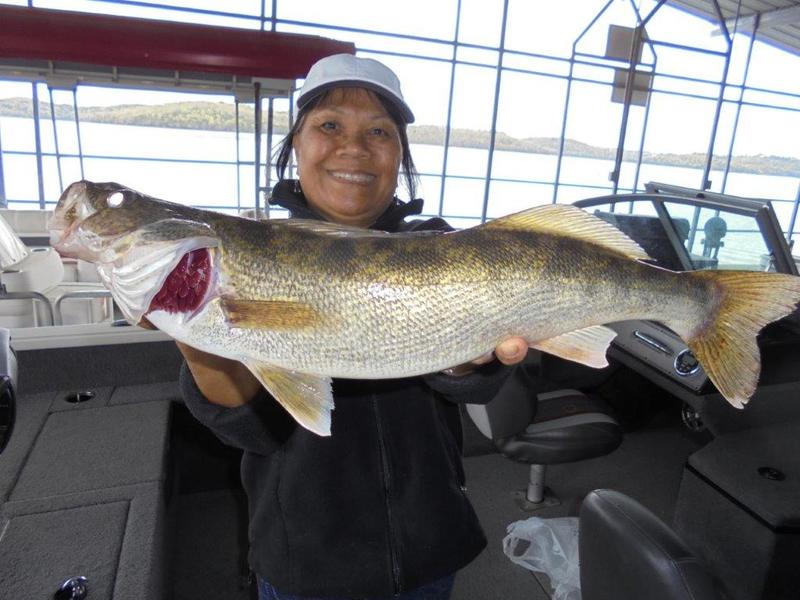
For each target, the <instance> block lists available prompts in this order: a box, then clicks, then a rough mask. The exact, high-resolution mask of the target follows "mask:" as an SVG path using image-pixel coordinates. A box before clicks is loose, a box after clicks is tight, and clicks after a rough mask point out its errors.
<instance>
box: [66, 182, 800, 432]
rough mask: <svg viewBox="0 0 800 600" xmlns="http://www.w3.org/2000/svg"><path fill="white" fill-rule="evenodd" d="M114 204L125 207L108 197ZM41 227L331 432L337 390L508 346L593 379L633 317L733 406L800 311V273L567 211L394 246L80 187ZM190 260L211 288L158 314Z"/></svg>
mask: <svg viewBox="0 0 800 600" xmlns="http://www.w3.org/2000/svg"><path fill="white" fill-rule="evenodd" d="M116 194H121V195H122V196H123V198H124V200H123V201H122V202H119V201H118V200H117V201H114V202H112V201H111V199H112V197H113V196H114V195H116ZM51 229H52V230H53V237H54V239H55V240H56V243H55V247H56V248H57V249H58V250H59V252H62V254H64V255H67V256H77V257H81V258H84V259H85V260H90V261H92V262H95V263H96V264H97V265H98V271H99V272H100V273H101V276H102V277H103V280H104V282H105V283H106V285H107V286H108V287H109V289H111V291H112V295H114V297H115V299H116V300H117V302H118V304H119V305H120V307H121V309H122V310H123V311H124V312H125V314H126V316H128V318H129V319H130V320H132V321H134V322H137V321H139V320H140V319H141V318H143V317H144V316H145V315H146V316H147V318H148V319H150V321H151V322H152V323H154V324H155V325H156V326H157V327H159V328H161V329H163V330H164V331H165V332H167V333H168V334H169V335H171V336H172V337H174V338H175V339H178V340H180V341H183V342H185V343H187V344H189V345H192V346H195V347H197V348H199V349H201V350H205V351H207V352H211V353H215V354H219V355H221V356H225V357H228V358H232V359H235V360H239V361H241V362H243V363H244V364H245V365H246V366H247V367H248V368H249V369H250V370H251V371H252V372H253V374H254V375H255V376H256V377H257V378H258V379H259V380H260V381H261V383H262V384H263V385H264V386H265V387H266V388H267V389H268V390H270V391H271V392H272V393H273V395H274V396H275V397H276V399H277V400H278V401H279V402H281V403H282V404H283V405H284V406H285V407H286V408H287V410H289V412H290V413H291V414H293V415H294V416H295V418H296V419H297V420H298V421H299V422H300V423H301V424H303V425H304V426H305V427H307V428H309V429H310V430H312V431H315V432H317V433H320V434H323V435H324V434H328V433H330V410H331V408H332V397H331V391H330V378H331V377H354V378H372V379H377V378H394V377H406V376H412V375H418V374H423V373H429V372H434V371H438V370H442V369H444V368H447V367H450V366H454V365H457V364H461V363H465V362H468V361H470V360H472V359H475V358H476V357H479V356H481V355H483V354H484V353H486V352H488V351H490V350H491V349H493V348H494V347H495V346H496V345H497V344H498V343H499V342H501V341H502V340H504V339H506V338H508V337H510V336H522V337H524V338H525V339H526V340H528V342H529V344H530V345H531V346H532V347H534V348H538V349H540V350H542V351H546V352H551V353H554V354H557V355H558V356H561V357H563V358H567V359H569V360H575V361H578V362H583V363H584V364H587V365H590V366H594V367H599V366H603V365H605V364H607V361H606V359H605V351H606V348H607V346H608V344H609V343H610V341H611V339H612V338H613V336H614V333H613V331H610V330H609V329H607V328H605V327H603V325H604V324H606V323H612V322H615V321H620V320H625V319H651V320H656V321H660V322H662V323H664V324H665V325H667V326H668V327H670V328H672V329H673V330H674V331H675V332H676V333H678V334H679V335H680V336H681V337H682V338H683V339H684V340H685V341H686V343H687V344H688V345H689V347H690V348H691V349H692V351H693V352H695V354H696V355H697V357H698V360H699V361H700V362H701V364H702V365H703V367H704V368H705V370H706V372H707V373H708V375H709V377H710V378H711V380H712V381H713V382H714V384H715V385H716V386H717V388H718V389H719V390H720V392H721V393H722V395H723V396H724V397H725V398H726V399H728V401H730V402H731V403H732V404H733V405H735V406H742V405H743V404H744V403H745V402H746V401H747V399H748V398H749V396H750V395H752V393H753V391H754V390H755V386H756V384H757V380H758V374H759V369H760V360H759V356H758V347H757V345H756V343H755V337H756V335H757V333H758V331H759V330H760V329H761V327H763V326H764V325H765V324H766V323H769V322H771V321H773V320H776V319H778V318H781V317H782V316H784V315H786V314H788V313H789V312H791V311H792V310H794V308H795V306H796V304H797V302H798V300H800V278H797V277H792V276H788V275H779V274H770V273H742V272H725V271H718V272H705V271H703V272H691V273H675V272H671V271H666V270H664V269H660V268H657V267H654V266H652V265H650V264H647V263H646V262H643V261H644V260H646V259H647V256H646V254H645V253H644V252H643V251H642V250H641V248H639V247H638V246H637V245H636V244H635V243H634V242H632V241H631V240H630V239H628V238H627V237H626V236H625V235H624V234H622V233H621V232H619V231H618V230H616V229H615V228H613V227H612V226H611V225H609V224H608V223H606V222H604V221H602V220H600V219H598V218H596V217H593V216H591V215H588V214H587V213H584V212H583V211H581V210H580V209H578V208H575V207H572V206H565V205H550V206H543V207H537V208H533V209H530V210H527V211H522V212H520V213H517V214H515V215H509V216H508V217H503V218H500V219H496V220H495V221H492V222H490V223H488V224H485V225H482V226H477V227H473V228H471V229H468V230H464V231H460V232H452V233H430V232H428V233H412V234H394V235H392V234H384V233H380V232H368V231H365V230H357V229H354V228H350V227H344V226H337V225H334V224H327V223H322V222H313V221H294V220H273V221H266V222H263V221H262V222H256V221H252V220H246V219H240V218H236V217H231V216H228V215H221V214H217V213H211V212H207V211H202V210H198V209H192V208H188V207H184V206H181V205H177V204H173V203H168V202H164V201H161V200H157V199H154V198H150V197H147V196H144V195H142V194H139V193H137V192H134V191H132V190H128V189H127V188H124V187H123V186H120V185H118V184H110V183H109V184H93V183H91V182H78V183H76V184H73V185H72V186H70V187H69V188H68V189H67V190H65V192H64V194H63V195H62V197H61V199H60V200H59V203H58V206H57V207H56V211H55V213H54V216H53V219H52V222H51ZM189 253H201V254H198V256H200V257H203V256H208V257H209V260H206V259H205V258H202V260H199V261H198V262H197V263H196V264H198V265H202V269H203V270H201V271H193V272H192V277H193V278H195V279H197V280H199V279H202V278H206V279H207V281H209V282H210V283H209V285H208V286H206V287H207V288H208V291H207V292H204V294H205V295H203V296H202V297H200V298H197V299H194V296H189V295H187V296H186V298H192V299H193V300H192V302H194V304H191V306H189V304H188V302H189V301H188V300H180V301H179V302H178V301H174V302H171V303H168V305H169V306H172V307H174V306H178V307H184V306H185V308H180V309H167V308H164V307H162V306H160V305H159V306H156V305H151V302H152V301H153V298H154V297H155V296H156V294H157V293H159V291H160V290H162V287H163V289H164V290H166V291H165V292H164V294H168V293H169V292H170V290H172V287H174V288H175V289H176V290H178V291H177V292H175V293H181V294H182V293H184V289H183V288H181V287H180V286H181V285H183V286H188V283H187V282H186V281H184V280H182V281H183V283H180V285H178V284H176V285H173V286H172V287H168V286H166V282H167V281H168V280H169V281H173V280H172V279H170V278H172V277H177V275H175V273H173V270H175V269H176V266H177V265H178V263H179V261H181V260H182V259H183V258H184V257H185V256H188V255H189ZM202 253H206V254H202ZM184 262H186V261H184ZM186 264H187V265H188V264H189V263H188V262H186ZM193 264H194V263H193ZM197 268H198V269H200V268H201V267H197ZM198 289H199V288H198ZM202 289H206V288H205V287H204V288H202ZM186 290H188V287H187V288H186ZM188 293H189V292H188V291H186V294H188ZM181 298H184V296H181Z"/></svg>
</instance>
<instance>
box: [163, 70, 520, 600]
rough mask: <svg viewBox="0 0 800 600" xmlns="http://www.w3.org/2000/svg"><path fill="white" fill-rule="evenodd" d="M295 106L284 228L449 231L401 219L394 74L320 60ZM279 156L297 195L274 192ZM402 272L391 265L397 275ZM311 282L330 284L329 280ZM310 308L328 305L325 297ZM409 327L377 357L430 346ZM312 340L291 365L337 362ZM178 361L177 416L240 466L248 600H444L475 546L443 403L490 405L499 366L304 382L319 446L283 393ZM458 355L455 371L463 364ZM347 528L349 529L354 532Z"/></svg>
mask: <svg viewBox="0 0 800 600" xmlns="http://www.w3.org/2000/svg"><path fill="white" fill-rule="evenodd" d="M297 102H298V108H299V112H298V117H297V121H296V123H295V125H294V127H293V128H292V130H291V132H290V133H289V135H288V136H287V138H286V141H285V142H284V143H283V146H282V147H281V150H280V153H279V157H278V161H277V163H278V173H279V179H280V180H279V182H278V184H277V185H276V186H275V187H274V188H273V190H272V196H271V198H270V202H271V203H273V204H277V205H279V206H282V207H283V208H286V209H288V210H289V211H290V213H291V216H292V217H293V218H302V219H316V220H322V221H328V222H329V223H330V224H329V225H319V226H317V225H314V224H311V225H309V224H307V223H306V224H305V225H304V226H305V227H312V228H322V229H324V230H325V231H328V235H334V237H335V238H338V240H339V241H341V239H342V237H347V236H355V237H357V238H362V237H373V236H375V235H377V236H379V237H380V236H382V235H383V234H382V233H369V232H366V231H365V232H361V231H354V228H358V229H364V230H366V229H372V230H378V231H380V232H409V231H426V230H427V231H431V230H433V231H437V230H438V231H449V230H451V227H450V226H449V225H448V224H447V223H446V222H445V221H444V220H442V219H441V218H433V219H427V220H422V219H418V220H413V221H410V222H406V220H405V219H406V217H408V216H410V215H415V214H419V212H420V211H421V210H422V200H419V199H413V198H414V196H415V181H414V180H415V177H416V171H415V169H414V163H413V161H412V160H411V153H410V151H409V148H408V138H407V135H406V127H407V125H408V123H410V122H412V121H413V119H414V115H413V113H412V112H411V110H410V109H409V108H408V106H407V105H406V103H405V101H404V100H403V96H402V94H401V92H400V83H399V81H398V80H397V77H396V76H395V75H394V73H393V72H392V71H391V70H389V69H388V68H387V67H386V66H384V65H383V64H381V63H379V62H377V61H374V60H370V59H362V58H357V57H355V56H352V55H335V56H332V57H328V58H325V59H322V60H321V61H319V62H318V63H316V64H315V66H314V67H312V69H311V71H310V73H309V75H308V77H307V78H306V82H305V84H304V86H303V89H302V91H301V92H300V94H299V96H298V101H297ZM292 153H294V155H295V157H296V160H297V169H298V173H299V179H298V180H293V179H286V178H285V174H286V170H287V165H288V162H289V159H290V157H291V156H292ZM401 170H402V171H403V172H404V179H405V181H406V184H407V186H408V188H409V192H410V196H411V198H412V199H413V200H412V201H411V202H408V203H405V202H402V201H401V200H399V199H398V198H397V197H396V196H395V190H396V188H397V180H398V175H399V173H400V171H401ZM293 226H294V225H293ZM297 226H301V225H297ZM340 226H345V227H340ZM437 237H438V236H437ZM259 239H260V238H259ZM400 239H404V238H400ZM327 241H330V240H327ZM264 243H265V244H266V243H267V240H265V241H264ZM338 247H339V246H337V248H338ZM281 248H282V251H283V252H285V253H288V254H290V255H292V256H296V257H299V260H300V261H301V262H302V263H304V264H309V263H313V262H314V261H319V260H324V258H323V259H320V258H319V256H320V254H319V253H317V254H315V253H314V252H312V251H310V249H309V248H308V247H304V246H303V245H302V244H300V243H298V242H297V241H296V240H295V242H293V243H287V244H283V245H281ZM326 253H327V254H328V255H330V256H331V257H333V258H337V257H338V258H342V257H343V254H344V251H342V250H337V249H335V248H333V247H332V246H330V245H326ZM337 253H338V254H337ZM315 257H316V258H315ZM408 258H409V253H403V254H402V255H401V256H398V261H400V262H404V261H407V260H408ZM278 263H279V261H274V260H270V259H269V258H268V257H267V258H262V259H261V260H260V261H259V264H260V265H261V266H264V267H265V268H269V269H273V270H274V271H276V272H278V271H280V270H281V269H282V267H281V266H280V264H278ZM363 270H364V269H360V270H359V273H361V272H362V271H363ZM322 278H323V279H325V280H326V282H327V283H330V281H328V280H329V279H331V277H327V276H325V277H322ZM335 285H339V284H338V283H335ZM342 285H344V286H345V287H347V286H348V285H350V284H348V283H344V284H342ZM317 287H319V286H316V285H315V289H316V288H317ZM299 288H300V286H299V285H297V281H295V280H292V285H291V286H290V287H289V288H288V290H289V291H287V292H286V293H282V292H281V293H277V292H276V293H273V296H274V295H277V296H280V298H275V299H276V300H278V301H280V302H284V303H285V301H287V300H289V301H294V302H296V301H297V294H298V293H299ZM371 291H372V288H370V292H371ZM323 295H324V296H325V298H326V303H327V302H329V301H330V300H331V298H332V294H329V293H327V292H324V291H323ZM272 299H273V298H272V297H270V300H272ZM368 304H369V303H368V302H366V301H365V300H364V299H363V298H361V297H359V299H357V300H355V302H354V303H353V305H352V308H353V310H355V311H357V312H358V319H359V322H364V310H365V309H366V307H367V306H368ZM392 314H394V315H395V316H396V315H397V314H401V315H405V314H408V313H406V312H404V311H403V310H402V309H401V310H400V311H399V312H398V311H397V310H396V309H395V310H394V311H389V310H380V311H379V314H378V317H377V322H380V323H381V324H382V325H386V324H387V323H388V322H389V321H388V320H387V319H390V318H391V315H392ZM152 320H153V322H154V323H155V324H156V325H157V326H159V327H161V326H162V325H159V324H158V323H156V320H155V318H153V319H152ZM408 322H409V323H410V326H411V328H412V330H413V333H406V334H403V333H401V332H399V331H398V329H397V328H396V327H390V329H391V331H392V343H391V344H390V345H391V347H392V348H394V349H395V350H396V351H397V352H399V353H400V354H401V355H402V356H400V362H403V363H406V362H408V360H409V352H407V351H404V350H402V349H400V348H401V345H400V339H399V338H400V337H402V338H403V339H404V340H405V343H408V342H409V340H411V339H413V337H414V336H415V335H421V336H423V337H430V336H432V335H434V333H433V328H432V327H430V326H428V325H426V324H424V323H422V322H421V321H419V319H417V318H415V317H414V316H413V315H410V316H409V317H408ZM455 329H456V330H459V328H455ZM369 330H370V332H371V333H372V332H373V331H374V328H369ZM370 335H371V334H370ZM312 336H313V343H311V344H305V343H292V351H293V352H294V353H296V354H297V356H308V355H310V354H311V353H314V352H322V353H327V354H336V355H337V356H341V352H340V351H339V350H337V349H336V345H335V344H331V343H330V341H329V340H326V339H325V338H324V336H321V335H317V334H316V333H314V334H312ZM309 337H311V336H306V338H309ZM197 341H198V343H197V344H195V345H197V346H198V347H202V346H203V344H202V340H200V339H199V338H198V340H197ZM240 342H241V341H239V342H237V343H240ZM190 343H192V344H194V342H193V341H190ZM306 346H308V347H306ZM357 346H358V348H357V352H356V354H357V355H358V356H365V357H369V358H370V360H373V361H375V363H376V365H379V368H383V367H384V366H385V365H387V364H389V363H390V362H391V359H390V357H389V354H391V352H390V351H388V350H386V349H381V348H378V347H377V346H375V344H374V343H373V340H371V339H370V341H369V342H366V341H365V343H363V344H362V343H360V342H357ZM179 347H180V348H181V351H182V352H183V353H184V356H185V358H186V368H185V369H183V371H182V375H181V379H182V386H183V394H184V398H185V400H186V405H187V407H188V408H189V410H190V411H191V412H192V413H193V414H194V415H195V416H196V417H197V419H198V420H199V421H200V422H202V423H204V424H206V425H207V426H208V427H209V428H210V429H211V430H212V431H214V433H216V434H217V436H218V437H220V438H221V439H223V440H225V441H227V442H228V443H230V444H231V445H234V446H237V447H240V448H242V449H243V450H244V451H245V453H244V458H243V462H242V478H243V483H244V488H245V491H246V492H247V494H248V497H249V507H250V523H249V528H250V535H249V537H250V541H251V543H250V552H249V560H250V566H251V568H252V569H253V571H254V572H255V573H256V574H257V575H258V576H259V597H260V598H261V600H267V599H268V600H320V599H326V600H335V599H343V598H385V597H390V596H391V597H393V598H396V599H400V600H412V599H416V598H427V599H429V600H445V599H447V598H449V597H450V591H451V589H452V586H453V581H454V575H455V573H456V572H457V571H458V570H460V569H461V568H463V567H464V566H466V565H467V564H468V563H469V562H470V561H472V560H473V559H474V558H475V557H476V556H477V555H478V554H479V553H480V552H481V550H482V549H483V547H484V545H485V539H484V535H483V532H482V530H481V527H480V524H479V523H478V520H477V518H476V516H475V513H474V511H473V508H472V506H471V504H470V502H469V500H468V499H467V497H466V495H465V494H464V492H463V490H464V483H465V481H464V475H463V468H462V465H461V460H460V457H459V453H458V447H459V442H460V440H461V425H460V418H459V413H458V407H457V406H456V403H459V402H460V403H463V402H479V403H481V402H487V401H489V400H490V399H491V398H492V397H493V396H494V395H495V393H496V391H497V390H498V389H499V387H500V386H501V385H502V384H503V382H504V381H505V378H506V376H507V375H508V373H509V370H507V369H505V368H504V367H503V366H502V365H500V364H497V362H494V364H484V363H487V362H490V361H492V359H493V358H494V353H491V352H490V353H489V354H488V355H487V356H484V357H478V358H476V359H475V360H473V361H472V362H468V363H466V364H463V365H458V366H457V367H454V368H448V369H445V370H444V371H442V372H438V373H433V374H430V375H423V376H411V377H402V376H400V377H399V378H398V377H397V375H392V377H393V378H392V379H385V380H375V379H372V378H369V379H358V380H355V379H346V377H362V376H365V375H364V373H357V374H347V373H345V374H343V375H342V378H341V379H338V378H337V379H334V380H333V383H332V385H331V383H330V380H326V381H323V382H322V383H323V384H324V385H319V384H314V385H317V387H316V388H314V387H313V386H312V385H311V384H310V383H311V380H308V379H306V380H303V382H302V386H301V387H300V388H299V389H300V392H301V394H300V395H301V396H302V398H301V401H300V402H298V405H300V406H305V405H310V403H311V401H312V400H313V397H314V394H315V390H319V389H322V390H324V391H325V394H327V396H326V398H327V397H328V396H331V395H332V398H333V399H334V400H335V402H336V407H337V408H336V410H335V411H333V412H332V413H331V416H330V430H329V431H330V434H331V435H330V437H321V436H320V435H317V434H315V433H312V432H311V431H309V430H306V429H303V428H300V427H297V426H296V423H295V422H294V421H293V420H292V419H291V417H289V416H288V414H287V413H286V412H284V411H283V409H282V408H281V407H280V406H279V405H278V404H277V402H276V399H275V394H277V395H278V396H280V390H282V389H284V388H285V386H286V384H285V383H281V386H280V387H279V388H275V389H274V390H273V387H274V386H273V387H270V386H269V385H267V387H269V390H270V392H273V394H272V395H270V394H268V393H267V391H265V390H263V389H261V386H260V385H258V382H257V381H256V379H255V378H254V377H253V375H250V374H249V373H248V372H247V371H246V370H244V371H243V370H242V369H241V368H240V367H241V363H239V362H237V361H236V360H231V359H219V358H217V357H215V356H213V355H210V354H206V353H205V352H202V351H199V350H195V349H193V348H191V347H189V346H187V345H185V344H179ZM484 349H485V348H484ZM482 351H483V349H482V350H479V351H477V352H482ZM526 353H527V342H526V341H525V340H523V339H522V338H510V339H508V340H506V341H504V342H502V343H500V345H499V346H498V347H497V349H496V354H497V356H498V358H499V359H500V360H501V361H502V362H504V363H506V364H513V363H517V362H520V361H521V360H522V359H523V358H524V357H525V355H526ZM469 354H470V356H466V355H465V356H463V357H459V358H458V359H454V360H453V361H452V362H458V361H460V360H465V359H473V358H475V356H474V355H473V354H472V352H470V353H469ZM220 361H222V362H220ZM245 362H247V361H245ZM448 362H449V361H448ZM442 366H443V365H438V366H437V367H436V368H441V367H442ZM292 369H293V371H292V372H293V373H295V374H296V373H297V372H299V371H300V370H301V368H300V367H299V366H298V363H297V362H296V361H295V362H293V366H292ZM434 370H435V369H434ZM375 373H376V371H371V372H370V373H369V374H368V375H366V377H369V376H373V377H374V376H375ZM253 382H255V383H256V385H253ZM313 431H323V430H319V429H313ZM327 431H328V429H327V424H326V428H325V429H324V432H326V433H327ZM412 474H413V475H412ZM356 520H357V521H358V522H359V526H358V527H353V525H352V523H353V522H354V521H356ZM276 524H282V525H280V526H278V527H276Z"/></svg>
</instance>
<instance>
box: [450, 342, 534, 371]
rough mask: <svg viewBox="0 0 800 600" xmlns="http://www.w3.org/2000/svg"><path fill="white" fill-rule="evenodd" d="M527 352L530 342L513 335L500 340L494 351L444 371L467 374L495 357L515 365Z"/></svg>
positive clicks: (506, 363)
mask: <svg viewBox="0 0 800 600" xmlns="http://www.w3.org/2000/svg"><path fill="white" fill-rule="evenodd" d="M527 354H528V342H526V341H525V339H524V338H521V337H512V338H508V339H507V340H503V341H502V342H500V343H499V344H498V345H497V347H496V348H495V349H494V352H489V353H487V354H484V355H483V356H481V357H480V358H476V359H475V360H473V361H471V362H468V363H464V364H463V365H458V366H457V367H453V368H451V369H446V370H445V371H442V372H443V373H445V374H447V375H454V376H456V377H457V376H459V375H466V374H467V373H471V372H472V371H474V370H475V368H476V367H479V366H481V365H485V364H486V363H489V362H492V361H493V360H494V359H495V358H496V359H497V360H499V361H500V362H501V363H503V364H504V365H515V364H517V363H519V362H522V360H523V359H524V358H525V357H526V356H527Z"/></svg>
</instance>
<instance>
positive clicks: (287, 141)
mask: <svg viewBox="0 0 800 600" xmlns="http://www.w3.org/2000/svg"><path fill="white" fill-rule="evenodd" d="M332 91H333V90H327V91H325V92H323V93H322V94H320V95H319V96H317V97H316V98H312V99H311V100H309V101H308V103H307V104H306V105H305V106H303V108H301V109H300V110H299V111H298V112H297V118H296V119H295V121H294V124H293V125H292V128H291V129H290V130H289V133H287V134H286V137H285V138H284V139H283V141H282V142H281V144H280V146H278V150H277V152H276V155H275V156H276V158H275V167H276V170H277V171H278V181H282V180H283V179H285V178H286V169H287V167H288V166H289V159H290V158H291V156H292V145H293V143H294V136H295V135H297V132H298V131H300V128H301V127H302V126H303V122H304V121H305V119H306V115H308V113H309V112H311V111H312V110H313V109H314V108H316V107H317V106H319V105H320V104H322V102H323V100H325V99H326V98H327V97H328V95H329V94H330V93H331V92H332ZM375 96H376V97H377V98H378V100H379V101H380V103H381V105H382V106H383V108H384V109H385V110H386V112H387V113H388V114H389V117H391V119H392V121H394V124H395V125H397V131H398V132H399V134H400V145H401V147H402V149H403V160H402V162H401V171H402V173H403V181H404V183H405V186H406V189H407V190H408V195H409V198H410V199H411V200H413V199H414V198H415V197H416V195H417V180H418V179H419V174H418V173H417V168H416V167H415V166H414V159H413V158H411V149H410V147H409V145H408V131H407V130H406V128H407V124H406V122H405V119H403V114H402V113H401V112H400V110H399V109H398V108H397V106H396V105H395V104H394V103H393V102H392V101H391V100H387V99H386V98H384V97H383V96H381V95H380V94H375Z"/></svg>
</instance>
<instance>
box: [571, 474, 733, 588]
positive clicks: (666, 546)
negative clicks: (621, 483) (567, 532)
mask: <svg viewBox="0 0 800 600" xmlns="http://www.w3.org/2000/svg"><path fill="white" fill-rule="evenodd" d="M579 540H580V541H579V543H580V562H581V594H582V597H583V599H584V600H628V599H630V600H639V599H645V598H646V599H647V600H719V598H720V596H719V595H718V593H717V592H716V590H715V587H714V583H713V580H712V578H711V575H710V574H709V572H708V571H707V570H706V568H705V566H704V565H703V564H702V563H701V562H700V561H699V559H697V558H696V557H695V556H693V555H692V553H691V552H690V551H689V550H688V549H687V547H686V545H685V544H684V543H683V541H681V539H680V538H679V537H678V536H677V534H675V532H673V531H672V530H671V529H670V528H669V527H667V526H666V525H665V524H664V523H663V522H662V521H661V520H660V519H658V517H656V516H655V515H654V514H653V513H651V512H650V511H649V510H647V509H646V508H644V507H643V506H642V505H641V504H639V503H638V502H636V501H635V500H633V499H632V498H629V497H628V496H625V495H624V494H621V493H619V492H615V491H612V490H595V491H593V492H591V493H589V495H588V496H587V497H586V499H585V500H584V502H583V505H582V507H581V512H580V538H579Z"/></svg>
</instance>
